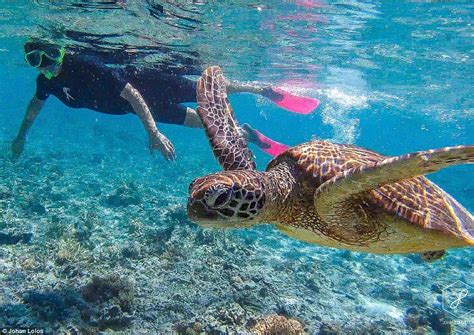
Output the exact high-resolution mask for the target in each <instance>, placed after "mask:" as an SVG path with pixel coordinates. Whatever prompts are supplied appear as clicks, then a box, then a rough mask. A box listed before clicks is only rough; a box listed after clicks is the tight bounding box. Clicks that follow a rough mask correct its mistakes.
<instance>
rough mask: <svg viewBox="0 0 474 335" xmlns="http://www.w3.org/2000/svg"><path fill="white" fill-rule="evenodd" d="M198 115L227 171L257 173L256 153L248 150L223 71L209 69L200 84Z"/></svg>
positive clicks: (200, 79) (198, 89)
mask: <svg viewBox="0 0 474 335" xmlns="http://www.w3.org/2000/svg"><path fill="white" fill-rule="evenodd" d="M197 102H198V108H197V112H198V114H199V117H200V118H201V121H202V124H203V126H204V129H205V131H206V135H207V137H208V139H209V143H210V145H211V148H212V151H213V153H214V156H215V157H216V158H217V160H218V161H219V164H220V165H221V166H222V168H223V169H224V170H255V168H256V165H255V162H254V160H253V154H252V152H251V151H250V149H249V148H248V147H247V141H246V140H245V138H244V136H243V134H242V132H241V130H240V128H239V125H238V123H237V120H236V119H235V118H234V112H233V111H232V107H231V105H230V103H229V99H227V90H226V85H225V80H224V75H223V74H222V70H221V68H220V67H218V66H211V67H209V68H207V69H206V70H205V71H204V72H203V74H202V76H201V78H199V80H198V83H197Z"/></svg>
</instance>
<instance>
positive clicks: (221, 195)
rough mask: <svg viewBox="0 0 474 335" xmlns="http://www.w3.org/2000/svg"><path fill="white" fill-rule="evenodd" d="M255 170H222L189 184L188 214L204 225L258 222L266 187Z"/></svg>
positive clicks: (225, 225)
mask: <svg viewBox="0 0 474 335" xmlns="http://www.w3.org/2000/svg"><path fill="white" fill-rule="evenodd" d="M260 175H261V173H260V172H256V171H247V170H238V171H226V172H220V173H216V174H212V175H208V176H206V177H202V178H198V179H196V180H194V181H193V182H192V184H191V185H190V186H189V198H188V216H189V218H190V219H191V220H192V221H194V222H196V223H198V224H200V225H201V226H204V227H219V228H230V227H249V226H252V225H254V224H256V223H258V221H259V220H258V217H259V215H260V214H261V211H262V208H263V206H264V204H265V190H264V185H263V183H262V181H261V178H260Z"/></svg>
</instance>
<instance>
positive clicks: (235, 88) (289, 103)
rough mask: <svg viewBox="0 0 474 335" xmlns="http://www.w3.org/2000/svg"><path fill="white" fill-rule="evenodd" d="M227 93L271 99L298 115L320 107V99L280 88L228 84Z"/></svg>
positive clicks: (235, 83)
mask: <svg viewBox="0 0 474 335" xmlns="http://www.w3.org/2000/svg"><path fill="white" fill-rule="evenodd" d="M227 92H228V93H229V94H232V93H244V92H245V93H253V94H258V95H261V96H264V97H266V98H268V99H270V100H271V101H273V102H274V103H275V104H276V105H278V106H280V107H281V108H284V109H286V110H288V111H290V112H293V113H298V114H309V113H311V112H312V111H314V110H315V109H316V108H317V107H318V106H319V100H318V99H314V98H310V97H304V96H298V95H295V94H293V93H290V92H287V91H285V90H283V89H281V88H278V87H270V86H257V85H252V84H242V83H237V82H228V83H227Z"/></svg>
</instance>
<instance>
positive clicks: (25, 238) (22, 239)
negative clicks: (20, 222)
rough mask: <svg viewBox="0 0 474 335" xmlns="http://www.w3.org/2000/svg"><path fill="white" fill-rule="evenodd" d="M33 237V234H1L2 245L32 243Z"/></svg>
mask: <svg viewBox="0 0 474 335" xmlns="http://www.w3.org/2000/svg"><path fill="white" fill-rule="evenodd" d="M32 237H33V234H32V233H2V232H0V245H2V244H17V243H30V242H31V238H32Z"/></svg>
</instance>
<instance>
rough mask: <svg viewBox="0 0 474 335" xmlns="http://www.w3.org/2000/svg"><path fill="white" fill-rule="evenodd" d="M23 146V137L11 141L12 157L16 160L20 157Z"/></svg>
mask: <svg viewBox="0 0 474 335" xmlns="http://www.w3.org/2000/svg"><path fill="white" fill-rule="evenodd" d="M24 147H25V139H24V138H21V137H20V138H18V137H17V138H15V139H14V140H13V143H12V158H13V159H14V160H17V159H18V158H20V156H21V154H22V152H23V148H24Z"/></svg>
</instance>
